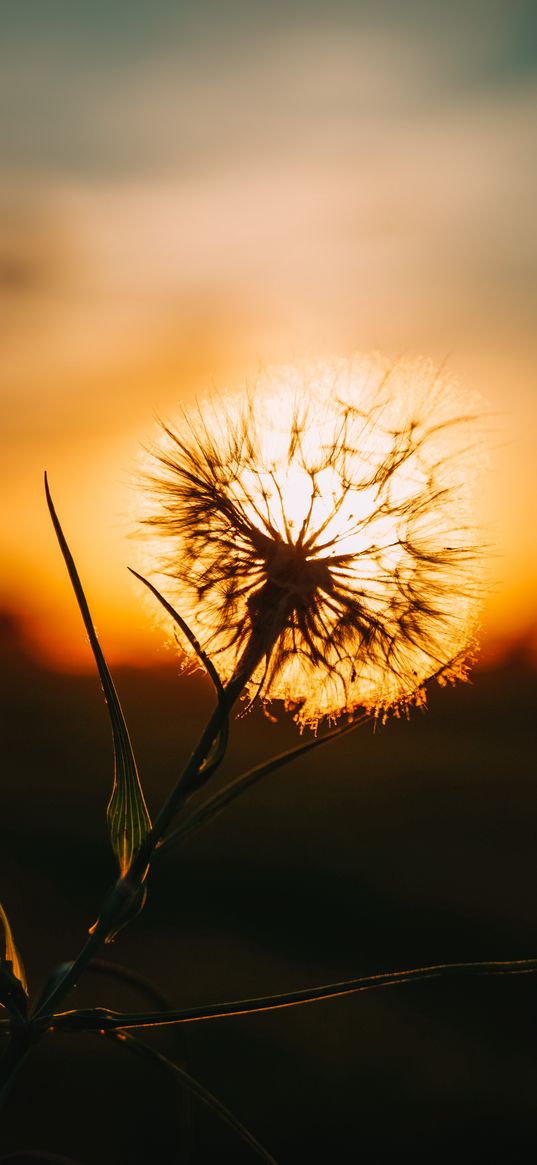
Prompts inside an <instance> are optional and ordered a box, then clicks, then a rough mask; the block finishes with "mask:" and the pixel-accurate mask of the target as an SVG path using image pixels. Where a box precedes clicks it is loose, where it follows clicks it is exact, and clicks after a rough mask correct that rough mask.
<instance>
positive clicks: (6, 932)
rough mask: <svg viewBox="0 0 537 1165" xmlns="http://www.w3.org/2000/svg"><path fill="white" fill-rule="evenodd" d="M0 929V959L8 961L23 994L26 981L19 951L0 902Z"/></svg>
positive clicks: (26, 991) (26, 992)
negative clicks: (0, 933)
mask: <svg viewBox="0 0 537 1165" xmlns="http://www.w3.org/2000/svg"><path fill="white" fill-rule="evenodd" d="M0 930H1V932H2V935H1V939H0V960H1V961H2V962H5V963H9V964H10V967H11V973H12V974H13V975H14V977H15V979H16V980H18V982H19V983H20V985H21V987H22V989H23V991H24V994H25V995H27V994H28V984H27V982H26V975H25V973H24V967H23V964H22V959H21V957H20V955H19V952H18V950H17V948H16V946H15V942H14V939H13V932H12V930H11V927H10V925H9V919H8V916H7V914H6V912H5V910H4V907H3V906H2V903H1V902H0Z"/></svg>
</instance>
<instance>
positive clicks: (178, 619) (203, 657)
mask: <svg viewBox="0 0 537 1165" xmlns="http://www.w3.org/2000/svg"><path fill="white" fill-rule="evenodd" d="M129 570H130V572H131V574H133V575H134V577H135V578H137V579H139V581H140V582H141V583H143V584H144V587H147V589H148V590H149V591H151V594H152V595H154V596H155V598H156V599H158V601H159V603H160V604H161V605H162V606H163V607H164V610H165V611H167V612H168V615H171V617H172V619H173V621H174V623H177V626H178V627H180V629H181V631H182V632H183V635H184V636H185V637H186V639H188V642H189V643H190V645H191V647H193V648H194V651H195V652H196V655H197V657H198V659H199V660H200V661H201V663H202V664H203V666H204V668H205V670H206V672H207V675H209V676H210V677H211V679H212V681H213V684H214V686H215V688H216V694H217V696H218V699H219V700H221V699H223V697H224V685H223V683H222V681H221V679H220V676H219V675H218V672H217V670H216V668H215V666H214V663H213V661H212V659H210V657H209V656H208V655H207V652H206V651H204V650H203V647H202V646H201V643H200V642H199V640H198V639H197V638H196V636H195V635H194V632H193V631H192V630H191V629H190V627H189V626H188V623H185V620H184V619H183V617H182V615H180V614H179V612H178V611H176V610H175V607H172V604H171V603H169V602H168V600H167V599H165V598H164V595H161V593H160V591H159V590H158V589H157V587H155V586H153V583H152V582H149V579H147V578H144V576H143V574H139V573H138V571H137V570H134V569H133V567H132V566H129Z"/></svg>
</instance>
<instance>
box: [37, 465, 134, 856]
mask: <svg viewBox="0 0 537 1165" xmlns="http://www.w3.org/2000/svg"><path fill="white" fill-rule="evenodd" d="M45 493H46V496H47V504H48V508H49V512H50V516H51V518H52V524H53V526H54V530H55V532H56V537H57V539H58V542H59V545H60V549H61V552H62V554H63V558H64V561H65V565H66V567H67V570H68V572H69V578H70V579H71V584H72V587H73V590H74V592H75V595H76V599H77V602H78V606H79V608H80V613H81V615H82V618H83V620H84V626H85V628H86V631H87V634H88V638H89V641H90V644H91V649H92V651H93V656H94V659H95V663H96V665H97V670H98V672H99V677H100V680H101V684H102V688H103V692H104V698H105V701H106V706H107V708H108V715H109V717H110V724H111V727H112V739H113V744H114V780H113V785H112V794H111V796H110V800H109V802H108V806H107V810H106V817H107V821H108V831H109V835H110V841H111V843H112V848H113V850H114V853H115V855H116V858H117V860H118V863H119V868H120V871H121V874H122V875H124V874H126V873H127V870H128V869H129V867H130V865H131V862H132V860H133V858H134V855H135V854H136V852H137V851H138V850H139V848H140V846H141V845H142V842H143V841H144V839H145V838H146V837H147V834H148V833H149V831H150V829H151V818H150V816H149V813H148V810H147V806H146V803H145V799H144V794H143V792H142V786H141V784H140V778H139V776H138V770H137V768H136V761H135V758H134V752H133V749H132V744H131V741H130V737H129V732H128V729H127V725H126V723H125V717H124V715H123V711H122V708H121V704H120V702H119V698H118V695H117V692H116V689H115V687H114V682H113V680H112V677H111V675H110V672H109V670H108V666H107V664H106V661H105V658H104V655H103V653H102V650H101V646H100V643H99V640H98V639H97V635H96V632H95V628H94V626H93V620H92V618H91V615H90V611H89V607H88V604H87V601H86V596H85V594H84V591H83V589H82V584H81V582H80V578H79V575H78V571H77V568H76V566H75V563H74V559H73V556H72V554H71V551H70V550H69V547H68V545H67V542H66V539H65V536H64V533H63V530H62V528H61V525H60V522H59V519H58V515H57V514H56V510H55V508H54V503H53V501H52V497H51V494H50V490H49V485H48V479H47V475H46V473H45Z"/></svg>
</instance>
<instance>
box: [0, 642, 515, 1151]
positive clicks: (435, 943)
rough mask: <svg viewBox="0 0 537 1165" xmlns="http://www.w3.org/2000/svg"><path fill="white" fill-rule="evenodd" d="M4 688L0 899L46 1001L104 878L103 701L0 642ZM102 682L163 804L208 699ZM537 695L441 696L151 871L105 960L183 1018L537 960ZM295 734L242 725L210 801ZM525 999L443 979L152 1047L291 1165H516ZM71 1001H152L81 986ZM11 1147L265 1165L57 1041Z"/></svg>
mask: <svg viewBox="0 0 537 1165" xmlns="http://www.w3.org/2000/svg"><path fill="white" fill-rule="evenodd" d="M2 674H3V679H2V686H3V701H2V703H3V706H4V708H5V710H6V719H5V726H4V728H3V749H2V752H3V756H4V759H5V762H6V763H5V766H4V777H3V782H2V793H1V819H0V820H1V831H2V849H1V858H2V860H1V898H2V900H3V901H4V904H5V906H6V909H7V911H8V914H9V917H10V919H11V921H12V924H13V928H14V932H15V937H16V940H17V943H18V945H19V948H20V950H21V952H22V954H23V958H24V960H25V964H26V969H27V972H28V976H29V979H30V983H31V986H32V987H33V988H35V987H36V986H38V985H39V984H40V982H42V980H43V977H44V976H45V975H46V974H47V972H48V971H49V970H50V968H51V967H52V966H53V965H54V964H55V963H59V962H61V961H63V960H66V959H70V958H72V957H73V956H74V955H75V954H76V953H77V951H78V949H79V948H80V946H81V944H82V942H83V940H84V935H85V931H86V929H87V926H88V925H89V924H90V923H91V922H93V921H94V919H95V917H96V913H97V910H98V907H99V904H100V901H101V898H102V895H103V892H104V890H105V889H106V887H107V885H108V884H109V883H110V881H111V880H112V878H113V877H114V872H115V871H114V863H113V860H112V857H111V855H110V852H109V848H108V843H107V838H106V831H105V824H104V810H105V805H106V801H107V799H108V795H109V791H110V784H111V772H112V756H111V745H110V740H109V730H108V724H107V719H106V712H105V709H104V705H103V703H102V699H101V695H100V689H99V684H98V681H97V680H94V679H93V678H91V677H78V678H77V677H72V676H65V675H59V674H53V673H49V672H46V671H44V670H42V669H39V668H38V666H37V665H36V664H35V663H33V662H32V661H31V659H30V658H24V657H23V656H21V655H20V654H19V653H17V652H16V651H15V650H14V649H13V650H8V651H7V653H6V657H5V659H4V667H3V669H2ZM116 680H117V685H118V688H119V692H120V696H121V698H122V701H123V704H124V708H125V712H126V714H127V719H128V721H129V723H130V726H131V732H132V736H133V739H134V744H135V747H136V749H137V753H138V758H139V766H140V771H141V776H142V781H143V784H144V788H145V792H146V796H147V799H148V802H149V805H150V808H152V809H153V810H154V809H155V808H156V807H157V806H158V804H159V801H160V799H161V798H162V797H163V795H164V793H165V790H166V789H167V788H168V786H169V784H170V782H171V781H172V780H173V778H174V776H175V774H176V772H177V770H178V767H179V765H180V763H181V761H182V760H183V759H184V758H185V756H186V754H187V752H188V750H189V747H190V746H191V745H192V744H193V743H194V741H195V739H196V736H197V732H198V730H199V729H200V728H201V727H202V725H203V723H204V720H205V717H206V716H207V713H208V711H209V708H210V706H211V692H210V689H209V688H208V686H207V685H206V683H205V681H204V679H203V678H202V677H201V676H199V675H197V676H193V677H192V676H191V677H184V676H179V675H178V674H177V669H176V668H173V667H170V668H167V669H162V670H161V671H157V672H151V673H149V672H143V671H140V672H134V671H129V672H120V673H119V674H118V675H116ZM536 694H537V676H536V674H535V672H534V671H533V670H532V668H531V667H530V666H529V664H528V663H527V661H525V659H524V656H523V653H521V654H520V656H519V657H517V658H515V657H513V658H512V659H511V660H510V661H508V662H506V663H505V664H503V665H502V666H501V667H497V668H496V669H495V670H489V671H482V672H477V673H476V675H475V677H474V682H473V684H471V685H470V684H467V685H460V686H459V687H457V688H456V689H443V690H440V689H436V690H435V691H434V692H432V693H431V697H430V702H429V709H428V711H427V712H426V713H425V714H423V713H422V712H420V711H414V712H413V713H412V715H411V717H410V720H409V721H406V720H403V721H395V720H394V721H391V722H390V723H388V724H387V725H386V726H385V727H384V728H378V729H377V730H376V731H375V732H374V731H373V730H372V728H370V727H368V728H362V729H358V730H357V731H356V733H353V734H351V735H350V736H348V737H347V738H345V739H343V740H342V741H339V742H337V743H336V744H332V745H329V746H328V747H327V748H326V749H319V750H318V751H317V752H316V753H314V754H313V755H312V757H311V758H306V759H305V760H303V761H298V762H296V763H294V764H293V765H292V766H290V767H289V768H287V769H285V770H283V771H282V772H281V773H276V774H274V775H272V776H271V777H268V778H267V779H266V780H265V782H263V783H261V784H260V785H258V786H256V787H255V788H253V789H251V790H250V791H248V792H247V793H246V794H245V795H244V797H243V798H242V799H241V800H239V801H237V802H235V803H234V804H233V805H232V806H231V807H230V808H229V809H228V810H226V812H225V813H224V814H222V815H221V816H220V817H219V818H218V819H217V820H215V821H214V822H212V823H211V824H210V825H208V826H207V828H206V829H204V830H203V831H200V832H199V833H198V834H196V835H195V836H194V837H192V838H191V839H190V840H189V841H188V842H187V843H185V846H184V849H183V850H182V852H180V853H177V854H176V855H171V854H170V855H169V856H163V857H162V859H161V861H160V862H159V863H158V868H155V870H154V873H153V875H152V877H151V880H150V888H149V898H148V902H147V905H146V908H145V911H144V912H143V914H142V915H141V916H140V917H139V918H138V919H137V920H136V921H135V922H134V923H133V924H132V926H131V927H130V928H129V929H128V930H126V931H125V932H124V933H123V934H122V935H120V936H119V938H118V939H117V941H116V942H115V943H114V945H113V946H110V947H109V948H107V952H106V954H107V956H109V957H110V958H112V959H113V960H114V961H116V962H122V963H125V964H126V965H128V966H129V967H132V968H135V969H137V970H138V971H139V972H141V973H143V974H144V975H145V976H148V977H149V978H150V979H151V980H152V981H153V982H154V983H155V985H156V986H158V987H159V988H160V989H161V991H162V992H163V993H164V994H165V995H166V996H167V998H168V999H169V1001H170V1005H174V1006H181V1005H188V1004H193V1003H203V1002H214V1001H218V1000H226V999H232V998H240V997H244V996H248V995H262V994H269V993H272V992H274V993H275V992H279V991H286V990H291V989H293V988H299V987H302V986H307V985H313V984H317V983H323V982H327V981H330V980H341V979H345V978H348V977H351V976H356V975H360V974H362V973H363V974H366V973H368V972H373V971H377V970H379V971H380V970H390V969H395V968H405V967H412V966H417V965H420V964H426V963H427V964H429V963H439V962H444V961H467V960H475V959H510V958H523V957H526V956H533V955H535V954H537V934H536V925H535V924H536V918H537V905H536V880H537V879H536V850H537V847H536V835H537V787H536V781H535V775H534V767H533V766H534V756H535V720H534V717H535V713H534V709H535V697H536ZM298 740H299V738H298V734H297V732H296V730H295V728H294V727H293V726H292V725H291V724H290V723H288V722H286V721H285V719H283V718H282V719H281V721H280V722H279V723H278V724H276V725H273V724H270V723H269V722H268V721H267V720H266V719H265V718H264V717H263V716H262V715H261V714H259V713H256V714H252V715H250V716H249V717H247V718H246V719H244V720H242V721H238V722H237V721H234V723H233V728H232V740H231V746H230V750H229V756H228V759H227V761H226V763H225V766H224V769H223V771H222V778H221V780H222V781H224V780H227V779H229V778H230V777H231V776H233V775H234V774H236V773H238V772H239V771H241V770H242V769H244V768H246V767H248V766H249V765H250V764H252V763H255V762H256V761H258V760H262V759H264V758H265V757H267V756H268V755H269V754H270V753H273V752H278V751H280V750H281V749H283V748H285V747H287V746H289V745H291V744H293V743H297V742H298ZM536 998H537V978H534V977H533V976H531V975H528V976H522V977H510V978H494V977H487V978H483V979H471V980H461V979H458V980H447V981H433V982H426V983H420V984H416V985H413V986H412V985H409V986H404V987H395V988H391V989H387V990H379V991H374V992H369V993H366V994H360V995H355V996H351V997H347V998H343V999H339V1000H333V1001H327V1002H323V1003H317V1004H311V1005H309V1006H304V1007H299V1008H296V1009H287V1010H285V1011H280V1012H272V1013H265V1014H263V1015H260V1016H259V1017H254V1018H249V1017H241V1018H230V1019H220V1020H214V1021H211V1022H207V1023H201V1024H192V1025H189V1026H188V1027H183V1028H181V1030H180V1032H179V1033H176V1034H174V1033H173V1032H172V1031H168V1032H163V1033H160V1035H157V1036H155V1037H153V1039H154V1042H155V1044H156V1046H158V1047H160V1048H161V1049H162V1050H163V1051H165V1052H166V1053H167V1054H168V1055H171V1056H174V1055H175V1056H176V1058H179V1059H180V1058H181V1057H184V1058H185V1061H186V1063H187V1064H188V1066H189V1068H190V1069H191V1071H192V1073H193V1074H194V1075H195V1076H197V1077H198V1079H199V1080H200V1081H202V1082H203V1083H204V1084H205V1085H206V1086H207V1087H209V1088H210V1089H211V1090H212V1091H213V1092H214V1093H215V1094H216V1095H217V1096H218V1097H219V1098H220V1099H222V1100H223V1101H224V1102H225V1103H226V1104H227V1105H228V1106H229V1107H230V1108H231V1109H232V1110H233V1111H234V1112H235V1113H236V1114H237V1115H238V1116H239V1117H240V1118H241V1119H242V1120H243V1121H244V1123H245V1124H246V1125H247V1126H248V1127H249V1128H250V1129H251V1130H252V1132H254V1133H255V1135H256V1136H258V1138H259V1139H260V1140H261V1141H262V1142H263V1143H264V1144H266V1146H267V1148H269V1149H270V1151H271V1152H272V1153H273V1155H274V1157H275V1158H276V1160H277V1161H278V1162H279V1163H280V1165H295V1163H296V1162H302V1161H312V1160H320V1161H326V1162H347V1161H352V1162H354V1161H361V1162H362V1161H368V1160H371V1159H373V1160H374V1159H377V1158H379V1159H384V1158H386V1159H390V1160H391V1159H399V1156H400V1155H402V1154H403V1152H404V1151H406V1152H408V1153H410V1154H411V1156H412V1157H413V1158H414V1159H417V1160H424V1161H425V1160H427V1161H437V1160H441V1159H445V1160H469V1161H478V1160H479V1161H480V1160H486V1159H489V1158H492V1159H494V1160H502V1161H509V1162H510V1161H516V1160H519V1159H520V1160H522V1159H523V1158H526V1156H528V1155H529V1154H531V1152H532V1151H533V1152H535V1150H537V1123H536V1118H537V1051H536V1039H535V1037H536V1028H537V1023H536V1007H535V1003H536ZM77 1001H78V1002H79V1003H81V1004H82V1003H84V1004H85V1005H93V1004H100V1005H105V1004H109V1005H111V1006H115V1007H118V1008H121V1009H125V1010H126V1009H129V1008H130V1009H135V1008H139V1007H147V1006H150V1004H149V1003H148V1001H147V1000H145V999H144V998H143V997H141V996H140V995H139V994H137V993H136V992H135V991H134V990H133V989H131V988H129V989H127V988H124V987H122V986H119V985H118V984H117V983H116V982H112V981H111V982H108V981H107V980H106V979H105V978H103V977H102V975H97V974H95V973H90V974H88V975H87V976H86V977H84V979H83V980H82V981H81V984H80V987H79V988H78V990H77V992H76V993H75V994H74V996H73V1001H72V1005H74V1004H75V1003H76V1002H77ZM148 1038H149V1037H148ZM28 1148H40V1149H42V1150H48V1151H49V1152H54V1153H56V1154H62V1155H64V1156H67V1157H73V1158H75V1159H77V1160H79V1161H80V1162H83V1163H84V1165H97V1163H101V1162H102V1163H103V1165H108V1163H110V1165H112V1163H114V1165H138V1163H141V1162H150V1163H153V1162H159V1163H160V1162H170V1163H171V1162H177V1163H178V1165H180V1163H182V1162H185V1163H187V1162H188V1163H190V1165H203V1163H204V1162H227V1161H229V1162H236V1163H237V1165H239V1163H242V1162H244V1163H245V1165H246V1162H249V1161H253V1160H255V1158H254V1157H253V1155H252V1154H251V1153H250V1152H249V1150H248V1149H247V1148H246V1147H245V1146H243V1145H242V1144H241V1143H240V1142H239V1141H238V1140H237V1139H236V1138H235V1136H234V1134H233V1133H232V1132H231V1131H230V1130H229V1129H227V1128H226V1127H225V1126H224V1125H222V1124H221V1123H220V1122H219V1121H218V1120H217V1119H216V1117H214V1116H213V1115H212V1114H211V1113H210V1112H209V1111H208V1110H206V1109H205V1108H202V1107H201V1106H200V1104H199V1103H198V1102H197V1101H194V1102H193V1103H192V1106H191V1112H190V1113H188V1111H187V1108H186V1106H185V1103H184V1101H181V1100H180V1099H179V1100H178V1094H177V1092H176V1091H175V1086H174V1085H173V1084H172V1083H170V1081H169V1080H168V1078H167V1077H166V1076H164V1075H163V1074H161V1073H160V1072H159V1071H158V1070H157V1069H156V1068H153V1067H152V1066H150V1067H147V1066H145V1065H143V1064H142V1063H140V1062H139V1061H138V1060H136V1059H134V1058H131V1057H130V1056H129V1055H128V1053H127V1052H126V1051H125V1050H123V1049H121V1048H119V1047H116V1046H112V1045H110V1044H108V1043H107V1042H106V1041H105V1040H104V1039H99V1038H98V1037H96V1036H94V1037H90V1036H83V1037H78V1036H75V1035H70V1036H66V1035H65V1036H63V1037H57V1038H56V1039H53V1038H50V1039H48V1040H47V1041H45V1042H44V1043H43V1044H42V1045H41V1046H40V1047H39V1048H38V1049H37V1050H36V1052H35V1054H34V1055H33V1057H32V1058H31V1059H30V1060H29V1061H28V1062H27V1064H26V1065H25V1066H24V1068H23V1069H22V1071H21V1073H20V1076H19V1077H18V1079H17V1082H16V1084H15V1086H14V1089H13V1093H12V1096H11V1100H10V1103H9V1105H8V1107H7V1110H6V1113H5V1115H4V1117H3V1136H2V1151H3V1152H4V1153H5V1154H8V1157H7V1159H8V1160H9V1159H10V1158H11V1154H13V1153H15V1151H16V1150H17V1151H20V1150H21V1149H28ZM13 1159H14V1160H18V1161H21V1160H24V1156H21V1155H20V1153H17V1155H16V1156H15V1157H14V1158H13ZM32 1159H33V1158H31V1157H28V1160H29V1161H30V1160H32Z"/></svg>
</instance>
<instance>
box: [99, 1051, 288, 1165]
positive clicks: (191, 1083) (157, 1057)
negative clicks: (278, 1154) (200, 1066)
mask: <svg viewBox="0 0 537 1165" xmlns="http://www.w3.org/2000/svg"><path fill="white" fill-rule="evenodd" d="M111 1038H112V1039H115V1040H117V1042H118V1043H121V1044H123V1045H124V1047H127V1048H128V1049H129V1050H130V1051H131V1052H134V1054H135V1055H137V1056H140V1057H141V1058H142V1059H144V1060H149V1061H151V1062H152V1063H154V1064H160V1066H161V1067H162V1068H166V1069H167V1070H168V1071H170V1072H173V1073H174V1074H175V1075H176V1076H177V1077H178V1078H179V1079H180V1080H181V1083H182V1084H184V1086H185V1088H187V1089H188V1090H189V1092H192V1093H193V1095H194V1096H197V1097H198V1099H199V1100H202V1101H203V1103H204V1104H206V1105H207V1106H208V1107H209V1108H212V1110H213V1112H216V1113H217V1114H218V1116H219V1117H221V1118H222V1120H223V1121H225V1123H226V1124H227V1125H229V1126H230V1128H232V1129H233V1130H234V1132H236V1133H237V1134H238V1136H239V1137H240V1139H241V1141H244V1143H245V1144H246V1145H249V1146H250V1148H251V1149H252V1150H253V1152H254V1153H256V1154H257V1156H258V1157H260V1158H261V1160H262V1161H266V1162H267V1165H277V1163H276V1161H275V1160H274V1157H272V1156H271V1154H270V1153H269V1152H267V1150H266V1149H265V1148H264V1147H263V1145H261V1144H260V1143H259V1141H258V1140H257V1139H256V1137H254V1136H253V1134H252V1133H250V1132H249V1130H248V1129H247V1128H245V1126H244V1125H243V1124H242V1122H241V1121H240V1120H238V1118H237V1117H236V1116H234V1115H233V1113H232V1112H230V1111H229V1109H228V1108H226V1106H225V1104H222V1101H221V1100H217V1098H216V1096H213V1094H212V1092H209V1090H208V1088H205V1087H204V1085H203V1084H200V1083H199V1081H198V1080H195V1079H194V1077H193V1076H191V1075H190V1072H187V1071H186V1069H185V1068H180V1067H179V1065H178V1064H175V1063H174V1062H173V1060H169V1059H168V1057H167V1056H163V1055H162V1053H161V1052H157V1051H156V1049H155V1048H151V1047H150V1046H149V1045H148V1044H144V1043H143V1041H142V1040H139V1039H137V1037H136V1036H131V1035H129V1034H128V1033H127V1032H123V1031H118V1032H114V1033H113V1034H112V1036H111Z"/></svg>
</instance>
